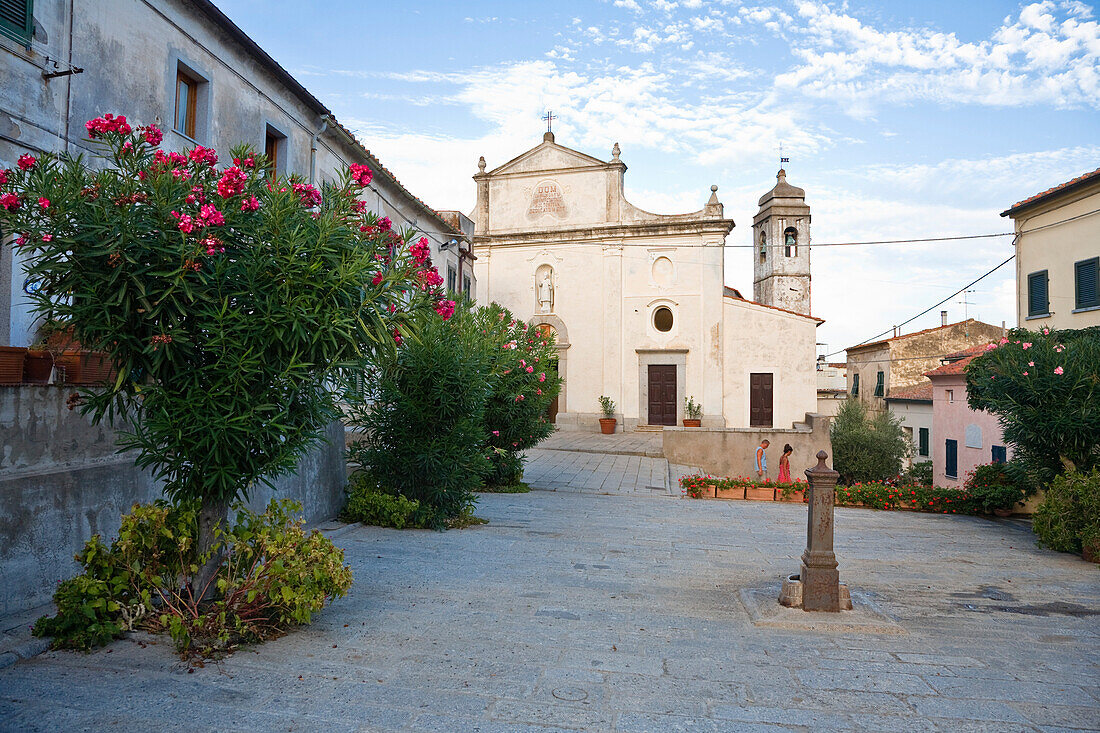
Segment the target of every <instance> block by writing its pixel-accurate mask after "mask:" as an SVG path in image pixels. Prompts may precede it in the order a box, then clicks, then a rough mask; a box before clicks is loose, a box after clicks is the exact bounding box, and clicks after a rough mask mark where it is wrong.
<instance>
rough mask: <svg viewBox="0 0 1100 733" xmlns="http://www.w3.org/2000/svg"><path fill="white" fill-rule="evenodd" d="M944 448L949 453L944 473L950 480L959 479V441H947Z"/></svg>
mask: <svg viewBox="0 0 1100 733" xmlns="http://www.w3.org/2000/svg"><path fill="white" fill-rule="evenodd" d="M944 447H945V448H946V452H947V455H946V458H947V460H946V461H945V463H946V464H947V465H946V466H945V467H944V469H943V473H944V475H945V476H947V477H949V478H958V476H959V441H957V440H948V441H945V443H944Z"/></svg>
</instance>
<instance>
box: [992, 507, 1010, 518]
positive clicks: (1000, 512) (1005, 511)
mask: <svg viewBox="0 0 1100 733" xmlns="http://www.w3.org/2000/svg"><path fill="white" fill-rule="evenodd" d="M993 513H994V514H995V515H996V516H998V517H1011V516H1012V510H1011V509H994V510H993Z"/></svg>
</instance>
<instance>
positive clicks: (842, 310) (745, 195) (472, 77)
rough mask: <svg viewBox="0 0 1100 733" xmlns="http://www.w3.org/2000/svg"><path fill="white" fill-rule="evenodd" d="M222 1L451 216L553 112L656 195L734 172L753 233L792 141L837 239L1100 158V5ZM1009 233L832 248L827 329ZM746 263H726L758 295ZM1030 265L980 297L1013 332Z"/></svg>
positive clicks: (733, 212) (733, 280)
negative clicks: (616, 156) (483, 164)
mask: <svg viewBox="0 0 1100 733" xmlns="http://www.w3.org/2000/svg"><path fill="white" fill-rule="evenodd" d="M218 4H219V7H221V8H222V10H224V11H225V12H226V13H227V14H228V15H229V16H230V18H232V19H233V20H234V21H235V22H236V23H237V24H238V25H240V26H241V27H242V28H243V29H244V30H245V31H246V32H247V33H249V34H250V35H251V36H252V37H253V38H254V39H255V40H256V41H257V42H258V43H259V44H260V45H261V46H263V47H264V48H265V49H266V50H267V51H268V52H269V53H270V54H271V55H272V56H273V57H274V58H275V59H276V60H278V61H279V62H280V63H281V64H283V66H285V67H286V68H287V69H288V70H289V71H290V72H291V73H292V74H294V75H295V76H296V77H297V78H298V79H299V81H301V82H302V83H303V84H304V85H305V86H306V87H307V88H309V89H310V90H311V91H312V92H313V93H314V94H315V95H316V96H317V97H318V98H319V99H321V100H322V101H323V102H324V103H325V104H327V105H328V106H329V107H330V108H332V109H333V111H334V112H335V113H336V115H337V117H338V118H339V119H340V120H341V121H342V122H344V124H345V125H347V126H348V127H350V128H352V129H353V130H354V131H355V132H356V133H357V135H358V136H359V137H360V139H361V140H362V141H363V142H364V143H365V144H366V145H367V147H369V148H371V150H372V151H373V152H375V153H376V154H377V155H378V156H379V157H380V158H381V159H382V161H383V162H384V163H385V164H386V165H387V167H389V168H390V169H391V170H392V171H394V173H395V174H396V175H397V176H398V177H399V178H401V180H402V181H403V182H404V183H405V184H406V185H408V186H409V188H410V189H411V190H413V191H414V192H415V193H416V194H418V195H419V196H420V197H421V198H423V199H424V200H425V201H427V202H428V203H429V204H430V205H432V206H434V207H436V208H440V209H460V210H463V211H466V212H469V211H470V209H471V208H472V207H473V203H474V196H475V192H474V186H473V181H472V180H471V178H470V176H471V175H473V173H475V172H476V170H477V166H476V163H477V158H478V156H479V155H484V156H485V158H486V160H487V161H488V164H489V167H490V168H492V167H494V166H496V165H499V164H500V163H502V162H504V161H506V160H508V159H510V158H512V157H514V156H515V155H518V154H519V153H521V152H523V151H524V150H526V149H528V148H530V147H533V146H534V145H535V144H537V143H538V142H539V141H540V138H541V134H542V131H543V129H544V127H543V123H542V121H541V120H540V119H539V118H540V116H541V115H542V114H543V112H544V110H546V109H548V108H549V109H553V110H554V112H555V114H556V115H558V116H559V119H558V120H557V121H556V122H555V125H554V131H555V134H556V136H557V141H558V142H559V143H561V144H564V145H567V146H569V147H573V148H577V149H579V150H582V151H584V152H586V153H589V154H591V155H595V156H597V157H601V158H604V159H607V158H609V157H610V150H611V146H612V144H613V143H614V142H618V143H619V144H620V146H621V148H622V159H623V160H624V161H625V162H626V163H627V165H628V166H629V170H628V171H627V177H626V184H627V197H628V198H629V199H630V200H631V201H632V202H633V203H635V204H637V205H639V206H641V207H642V208H645V209H648V210H651V211H656V212H659V213H681V212H686V211H691V210H696V209H699V208H701V206H702V205H703V203H704V202H705V200H706V198H707V196H708V195H709V187H710V185H711V184H712V183H716V184H718V185H719V196H720V198H721V199H722V201H723V203H724V204H725V205H726V214H727V216H730V217H732V218H733V219H734V220H735V221H736V222H737V227H736V228H735V229H734V230H733V232H732V234H731V235H730V237H729V238H728V240H727V244H731V245H732V244H736V245H744V244H748V243H749V238H750V229H751V222H752V216H753V214H754V213H755V212H756V200H757V198H758V197H759V196H760V195H761V194H762V193H763V192H764V191H766V190H768V189H769V188H770V187H771V186H772V185H773V183H774V180H775V178H774V177H775V171H776V168H777V160H778V152H777V148H778V145H779V144H780V143H781V142H782V144H783V150H784V155H787V156H789V157H790V158H791V163H790V164H789V165H788V166H787V170H788V180H790V182H791V183H793V184H795V185H797V186H801V187H802V188H805V189H806V191H807V200H808V202H809V203H810V205H811V207H812V216H813V224H812V238H813V241H815V242H818V243H824V242H836V241H864V240H881V239H904V238H921V237H931V236H955V235H964V234H985V233H994V232H1006V231H1010V229H1011V226H1010V222H1009V221H1008V220H1005V219H1002V218H1000V217H999V216H998V214H999V212H1001V211H1003V210H1004V209H1006V208H1008V206H1010V205H1011V204H1012V203H1014V202H1015V201H1017V200H1019V199H1022V198H1025V197H1027V196H1030V195H1032V194H1034V193H1037V192H1039V191H1041V190H1043V189H1046V188H1048V187H1050V186H1052V185H1055V184H1058V183H1061V182H1063V181H1065V180H1068V179H1070V178H1073V177H1075V176H1077V175H1080V174H1081V173H1083V172H1086V171H1091V170H1093V169H1095V168H1097V167H1098V166H1100V114H1098V107H1100V24H1098V22H1097V12H1096V8H1095V7H1094V6H1092V5H1089V4H1086V3H1082V2H1050V1H1048V2H1039V3H1027V4H1021V3H1011V2H992V1H980V0H969V1H967V2H959V1H958V0H953V1H951V2H947V1H940V0H934V1H928V0H924V1H922V2H920V3H895V2H889V3H871V2H847V3H836V2H820V1H811V0H805V1H796V2H777V3H772V4H768V5H755V4H753V3H751V2H739V1H738V0H605V1H599V0H589V1H585V2H581V1H574V2H563V1H560V0H559V1H558V2H526V1H525V2H516V1H515V0H513V1H511V2H473V1H470V2H463V3H456V2H404V3H397V2H392V0H388V1H386V2H374V1H370V2H361V1H359V2H352V1H350V0H349V1H347V2H344V1H343V0H329V1H328V2H326V3H325V4H324V7H325V11H324V12H317V11H316V9H315V6H314V7H311V6H310V4H305V3H300V2H289V1H284V0H220V2H219V3H218ZM1010 242H1011V238H1007V237H1006V238H1001V239H979V240H969V241H964V242H951V243H938V244H916V245H886V246H867V247H837V248H820V249H816V250H814V251H813V254H812V258H813V262H812V267H813V310H814V313H815V315H818V316H820V317H822V318H824V319H826V324H825V325H824V326H822V327H821V328H820V329H819V332H818V336H819V339H818V340H819V341H821V342H824V343H826V344H828V348H827V350H828V351H830V352H832V351H835V350H837V349H840V348H843V347H844V346H850V345H852V344H855V343H857V342H859V341H862V340H864V339H865V338H867V337H870V336H873V335H874V334H876V333H878V332H879V331H883V330H886V329H889V328H890V327H891V326H892V325H893V324H894V323H898V322H901V321H903V320H905V319H907V318H909V317H910V316H912V315H914V314H916V313H917V312H919V311H921V310H924V308H926V307H927V306H929V305H932V304H933V303H935V302H936V301H938V300H940V299H942V298H943V297H945V296H947V295H948V294H950V293H951V292H952V291H953V290H955V289H957V288H959V287H961V286H962V285H964V284H965V283H966V282H968V281H970V280H971V279H973V278H974V277H977V276H978V275H980V274H982V273H983V272H985V271H986V270H988V269H989V268H991V267H992V266H993V265H995V264H996V263H998V262H1000V261H1001V260H1003V259H1005V258H1006V257H1008V256H1009V255H1011V254H1012V248H1011V246H1010ZM750 258H751V254H750V251H749V250H748V249H730V250H728V252H727V257H726V280H727V283H728V284H730V285H732V286H734V287H737V288H739V289H741V290H742V291H743V292H746V293H749V292H751V290H752V265H751V259H750ZM1014 282H1015V281H1014V269H1013V267H1012V265H1011V264H1010V265H1008V266H1006V267H1004V268H1003V269H1002V270H1001V271H999V272H998V273H997V274H996V275H994V276H991V277H990V278H988V279H987V280H985V281H983V282H982V283H980V284H979V285H978V286H976V288H975V291H976V292H973V293H971V294H969V296H968V301H969V306H967V311H968V314H969V315H970V316H976V317H980V318H982V319H983V320H986V321H988V322H991V323H996V324H999V323H1000V322H1001V321H1002V320H1004V321H1006V322H1007V323H1008V324H1009V325H1013V324H1014V320H1015V310H1014V305H1013V304H1014V292H1015V291H1014ZM943 307H944V308H946V309H947V310H948V311H949V314H950V317H951V319H952V320H957V319H961V318H962V317H963V315H964V305H963V303H962V302H961V298H957V299H953V300H952V301H951V302H949V303H948V304H946V305H945V306H943ZM938 310H939V309H937V310H936V311H935V312H933V313H931V314H929V315H927V316H925V317H923V318H922V319H920V320H918V321H915V322H914V323H912V324H910V325H909V326H907V327H906V331H909V330H915V329H918V328H925V327H928V326H932V325H936V324H937V323H938V322H939V314H938Z"/></svg>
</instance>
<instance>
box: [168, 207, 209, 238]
mask: <svg viewBox="0 0 1100 733" xmlns="http://www.w3.org/2000/svg"><path fill="white" fill-rule="evenodd" d="M172 216H173V217H175V219H176V220H177V221H179V224H178V225H177V226H178V227H179V230H180V231H181V232H184V233H185V234H190V233H191V232H193V231H195V227H196V226H197V227H198V228H199V229H201V228H202V222H199V221H195V220H194V219H192V218H191V217H190V216H189V215H188V214H181V213H179V212H178V211H173V212H172Z"/></svg>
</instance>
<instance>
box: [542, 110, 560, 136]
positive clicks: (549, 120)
mask: <svg viewBox="0 0 1100 733" xmlns="http://www.w3.org/2000/svg"><path fill="white" fill-rule="evenodd" d="M542 119H543V120H545V121H546V131H547V132H553V129H552V127H553V125H554V120H556V119H558V118H557V117H556V116H555V115H554V113H553V112H551V111H550V110H546V114H544V115H543V116H542Z"/></svg>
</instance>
